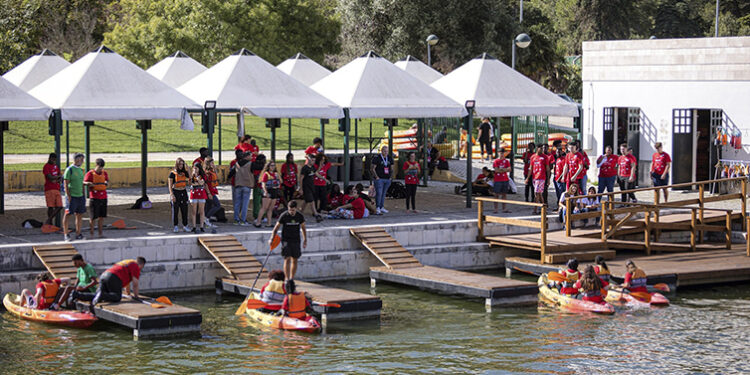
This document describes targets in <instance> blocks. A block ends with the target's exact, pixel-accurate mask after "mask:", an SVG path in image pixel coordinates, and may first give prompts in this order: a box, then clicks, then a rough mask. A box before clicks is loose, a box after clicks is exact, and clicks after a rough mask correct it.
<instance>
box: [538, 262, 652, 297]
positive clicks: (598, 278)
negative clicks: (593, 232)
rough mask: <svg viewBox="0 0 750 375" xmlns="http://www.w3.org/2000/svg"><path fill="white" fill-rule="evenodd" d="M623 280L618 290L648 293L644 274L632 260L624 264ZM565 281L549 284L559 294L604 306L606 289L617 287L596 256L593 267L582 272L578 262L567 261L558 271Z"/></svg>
mask: <svg viewBox="0 0 750 375" xmlns="http://www.w3.org/2000/svg"><path fill="white" fill-rule="evenodd" d="M625 268H626V272H625V278H624V282H623V283H622V285H619V289H621V290H627V291H630V292H644V293H648V289H647V287H646V284H647V281H648V280H647V277H646V272H644V271H643V270H642V269H640V268H638V267H637V266H636V265H635V263H634V262H633V261H632V260H628V261H627V262H626V263H625ZM560 274H562V275H563V277H565V281H562V282H551V284H550V287H557V288H558V290H559V292H560V294H563V295H568V296H574V297H580V298H581V299H582V300H584V301H590V302H595V303H600V304H604V303H605V302H604V299H605V298H606V296H607V294H606V293H607V289H611V288H614V287H618V286H617V285H616V284H615V283H614V281H612V279H611V273H610V271H609V267H608V266H607V263H606V262H605V261H604V258H603V257H602V256H600V255H599V256H597V257H596V259H595V260H594V264H593V265H587V266H586V267H585V268H584V269H583V272H581V271H579V270H578V260H576V259H575V258H573V259H570V260H568V262H567V264H566V267H565V269H562V270H560Z"/></svg>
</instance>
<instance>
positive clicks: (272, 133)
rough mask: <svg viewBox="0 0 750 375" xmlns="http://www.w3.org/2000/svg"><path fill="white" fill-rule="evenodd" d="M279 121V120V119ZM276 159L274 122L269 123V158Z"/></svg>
mask: <svg viewBox="0 0 750 375" xmlns="http://www.w3.org/2000/svg"><path fill="white" fill-rule="evenodd" d="M279 121H280V120H279ZM269 160H273V161H276V124H275V123H274V124H271V159H269Z"/></svg>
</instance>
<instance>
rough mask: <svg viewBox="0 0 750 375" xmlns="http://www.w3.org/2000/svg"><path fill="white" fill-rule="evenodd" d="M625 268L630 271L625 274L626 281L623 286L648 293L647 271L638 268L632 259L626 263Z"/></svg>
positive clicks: (630, 289) (633, 290)
mask: <svg viewBox="0 0 750 375" xmlns="http://www.w3.org/2000/svg"><path fill="white" fill-rule="evenodd" d="M625 268H626V269H627V271H628V272H627V273H626V274H625V282H624V283H622V288H623V289H627V290H629V291H631V292H643V293H648V289H647V288H646V281H647V278H646V272H644V271H643V270H642V269H640V268H638V267H637V266H636V265H635V263H634V262H633V261H632V260H630V259H628V261H627V263H625Z"/></svg>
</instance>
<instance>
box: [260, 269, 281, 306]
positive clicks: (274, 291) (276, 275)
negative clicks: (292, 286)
mask: <svg viewBox="0 0 750 375" xmlns="http://www.w3.org/2000/svg"><path fill="white" fill-rule="evenodd" d="M285 297H286V288H285V287H284V271H281V270H273V271H270V272H268V282H266V285H263V287H262V288H260V300H261V301H263V302H265V303H266V306H265V307H264V308H263V309H264V310H265V311H264V312H272V311H279V310H280V309H281V304H282V303H284V298H285Z"/></svg>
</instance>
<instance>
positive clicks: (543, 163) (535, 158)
mask: <svg viewBox="0 0 750 375" xmlns="http://www.w3.org/2000/svg"><path fill="white" fill-rule="evenodd" d="M548 160H549V158H547V155H545V154H544V150H543V149H542V148H541V147H539V148H537V149H536V153H535V154H534V155H532V156H531V157H530V158H529V165H530V167H529V177H527V182H526V184H527V185H529V182H528V180H531V182H532V183H531V185H532V186H533V187H534V197H535V199H534V201H535V202H536V203H542V204H544V196H543V194H544V188H545V186H546V184H547V174H548V171H549V166H548V165H547V161H548ZM537 213H538V212H537V207H536V206H535V207H534V215H536V214H537Z"/></svg>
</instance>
